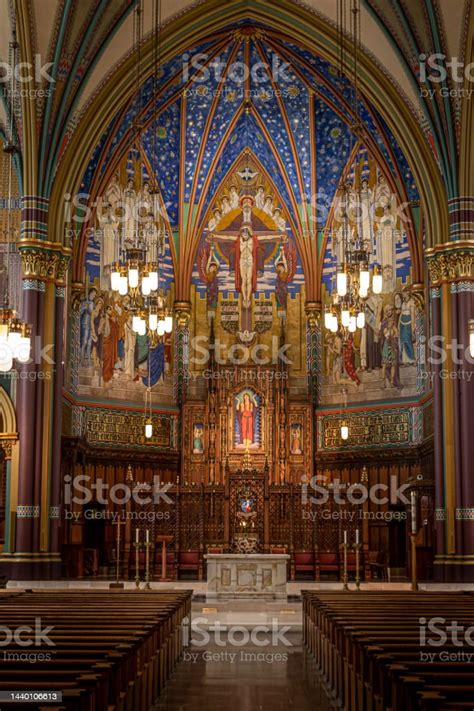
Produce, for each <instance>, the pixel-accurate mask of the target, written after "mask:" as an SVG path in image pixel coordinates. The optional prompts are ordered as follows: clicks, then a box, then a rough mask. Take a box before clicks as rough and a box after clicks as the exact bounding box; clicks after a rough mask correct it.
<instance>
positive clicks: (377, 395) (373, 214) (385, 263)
mask: <svg viewBox="0 0 474 711" xmlns="http://www.w3.org/2000/svg"><path fill="white" fill-rule="evenodd" d="M345 181H346V182H345V188H346V191H347V192H346V194H347V196H348V197H347V202H348V214H349V223H350V227H349V233H350V235H351V236H350V239H355V237H354V235H355V234H356V233H355V220H352V219H351V217H350V215H351V209H352V207H353V205H355V204H356V202H357V200H358V199H359V200H360V201H362V203H363V205H364V209H363V210H361V212H360V214H361V218H360V219H361V221H362V230H364V234H370V239H369V257H370V265H369V266H371V267H372V266H374V265H375V264H376V265H378V266H379V267H380V269H381V272H382V278H383V281H382V284H383V286H382V292H381V293H379V294H376V293H373V291H372V290H369V294H368V297H367V298H366V299H361V300H360V304H359V305H358V309H361V310H362V311H363V312H364V314H365V326H364V328H363V329H357V330H356V332H355V333H349V332H348V331H346V330H345V329H342V330H341V329H340V330H339V331H338V332H337V333H332V332H331V331H329V330H327V329H325V328H324V329H323V373H322V378H321V402H322V403H323V404H340V403H341V401H342V394H344V397H345V398H347V401H348V402H363V401H372V400H384V399H392V398H400V397H410V396H416V395H419V394H420V364H419V363H417V360H418V358H417V352H418V349H419V348H420V347H421V342H422V336H423V335H424V314H423V311H422V309H420V303H419V302H418V300H417V298H416V295H414V294H413V292H412V290H411V285H412V275H411V271H412V267H411V258H410V250H409V244H408V235H407V229H408V227H407V225H406V223H405V222H404V213H403V210H402V209H401V206H400V200H399V198H397V197H395V195H394V194H393V193H392V190H391V189H390V187H389V185H388V183H387V180H386V178H385V176H384V174H383V173H382V172H381V171H380V169H378V167H377V166H376V165H375V164H374V162H373V161H370V159H368V160H366V162H365V163H364V164H363V168H362V170H360V172H359V173H358V174H356V173H355V172H354V171H352V172H351V171H349V173H348V175H347V176H346V177H345ZM358 195H359V196H360V198H358V197H357V196H358ZM351 202H352V203H353V205H351ZM337 212H338V211H337V208H336V209H334V211H333V219H332V222H331V224H330V228H329V229H328V231H327V234H328V242H327V247H326V252H325V257H324V271H323V298H324V302H325V304H328V305H329V304H330V303H331V301H332V296H331V295H332V294H334V292H335V277H336V268H337V264H340V263H341V262H342V250H343V244H342V230H343V227H342V223H341V221H338V218H337ZM354 213H355V208H354Z"/></svg>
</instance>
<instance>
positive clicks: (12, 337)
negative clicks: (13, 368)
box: [7, 331, 21, 353]
mask: <svg viewBox="0 0 474 711" xmlns="http://www.w3.org/2000/svg"><path fill="white" fill-rule="evenodd" d="M20 341H21V333H20V332H19V331H10V333H9V334H8V338H7V343H8V345H9V346H10V348H11V351H12V353H14V352H15V349H16V348H17V346H19V345H20Z"/></svg>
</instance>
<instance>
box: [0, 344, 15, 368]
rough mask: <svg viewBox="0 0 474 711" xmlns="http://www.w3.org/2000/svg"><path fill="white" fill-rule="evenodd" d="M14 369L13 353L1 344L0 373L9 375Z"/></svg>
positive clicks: (6, 345)
mask: <svg viewBox="0 0 474 711" xmlns="http://www.w3.org/2000/svg"><path fill="white" fill-rule="evenodd" d="M12 367H13V351H12V350H11V348H10V346H9V345H8V344H7V343H5V342H3V343H2V344H0V372H2V373H7V372H8V371H9V370H11V369H12Z"/></svg>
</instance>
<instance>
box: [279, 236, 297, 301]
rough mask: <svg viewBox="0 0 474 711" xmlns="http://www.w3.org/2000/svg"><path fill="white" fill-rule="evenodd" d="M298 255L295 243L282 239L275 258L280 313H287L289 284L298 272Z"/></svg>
mask: <svg viewBox="0 0 474 711" xmlns="http://www.w3.org/2000/svg"><path fill="white" fill-rule="evenodd" d="M296 265H297V254H296V247H295V245H294V244H293V242H290V241H288V239H287V238H286V237H282V240H281V243H280V247H279V249H278V253H277V256H276V258H275V271H276V283H275V295H276V302H277V308H278V310H279V311H286V307H287V302H288V284H290V283H291V282H292V281H293V277H294V275H295V272H296Z"/></svg>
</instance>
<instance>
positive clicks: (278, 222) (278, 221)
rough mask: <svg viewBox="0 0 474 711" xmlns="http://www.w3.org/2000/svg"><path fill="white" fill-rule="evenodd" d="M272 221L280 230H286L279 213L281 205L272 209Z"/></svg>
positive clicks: (284, 222) (283, 219)
mask: <svg viewBox="0 0 474 711" xmlns="http://www.w3.org/2000/svg"><path fill="white" fill-rule="evenodd" d="M272 217H273V222H274V223H275V225H276V226H277V229H279V230H281V231H282V232H285V231H286V220H285V218H284V217H283V216H282V214H281V207H276V208H275V209H274V210H273V215H272Z"/></svg>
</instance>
